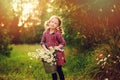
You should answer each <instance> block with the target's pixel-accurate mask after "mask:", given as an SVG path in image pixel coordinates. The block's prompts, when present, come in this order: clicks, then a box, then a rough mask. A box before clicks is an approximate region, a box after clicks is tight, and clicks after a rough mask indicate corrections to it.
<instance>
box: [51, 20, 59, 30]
mask: <svg viewBox="0 0 120 80" xmlns="http://www.w3.org/2000/svg"><path fill="white" fill-rule="evenodd" d="M58 26H59V21H58V19H57V18H52V19H51V20H50V22H49V28H50V29H56V28H57V27H58Z"/></svg>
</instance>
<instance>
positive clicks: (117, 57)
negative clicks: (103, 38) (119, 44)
mask: <svg viewBox="0 0 120 80" xmlns="http://www.w3.org/2000/svg"><path fill="white" fill-rule="evenodd" d="M110 46H111V45H101V46H100V47H98V48H97V49H95V57H96V61H97V65H96V66H94V68H95V69H98V71H97V72H92V73H91V74H92V76H93V75H94V78H96V79H98V80H103V79H108V80H119V79H120V68H119V66H120V53H119V52H120V51H119V52H113V51H111V50H112V49H111V47H110ZM116 51H117V50H116Z"/></svg>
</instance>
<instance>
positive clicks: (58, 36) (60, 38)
mask: <svg viewBox="0 0 120 80" xmlns="http://www.w3.org/2000/svg"><path fill="white" fill-rule="evenodd" d="M57 40H58V42H59V45H58V46H55V49H56V50H59V49H61V48H63V47H64V46H65V45H66V42H65V40H64V38H63V37H62V34H61V33H58V34H57Z"/></svg>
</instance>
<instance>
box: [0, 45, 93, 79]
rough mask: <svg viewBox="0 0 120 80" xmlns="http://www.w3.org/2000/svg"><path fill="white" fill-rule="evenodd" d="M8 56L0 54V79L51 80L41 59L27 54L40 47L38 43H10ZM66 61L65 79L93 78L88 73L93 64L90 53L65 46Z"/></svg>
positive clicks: (64, 68) (64, 67)
mask: <svg viewBox="0 0 120 80" xmlns="http://www.w3.org/2000/svg"><path fill="white" fill-rule="evenodd" d="M11 46H12V47H13V50H12V51H11V55H10V57H5V56H2V55H0V80H51V74H46V73H45V71H44V67H43V64H42V62H41V60H38V59H35V58H32V57H30V56H28V52H34V51H35V50H36V49H38V48H41V46H40V45H39V44H33V45H28V44H23V45H11ZM65 55H66V57H67V62H66V64H65V65H64V66H63V71H64V74H65V78H66V80H93V79H92V77H91V76H90V75H89V73H90V72H91V71H92V70H91V69H92V67H93V66H94V59H93V55H92V54H82V53H81V54H80V55H79V56H76V54H75V51H74V50H72V49H71V48H69V47H65Z"/></svg>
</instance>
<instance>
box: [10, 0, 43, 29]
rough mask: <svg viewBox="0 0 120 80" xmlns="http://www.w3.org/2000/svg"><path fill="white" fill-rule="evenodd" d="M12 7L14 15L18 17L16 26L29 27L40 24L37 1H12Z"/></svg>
mask: <svg viewBox="0 0 120 80" xmlns="http://www.w3.org/2000/svg"><path fill="white" fill-rule="evenodd" d="M12 6H13V10H14V13H15V15H16V16H18V17H19V23H18V26H23V27H30V26H32V25H31V24H34V25H37V24H38V23H39V24H40V21H41V20H40V18H39V16H40V15H41V12H40V10H39V8H38V6H39V0H20V1H19V0H13V2H12Z"/></svg>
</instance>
